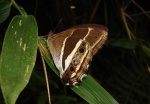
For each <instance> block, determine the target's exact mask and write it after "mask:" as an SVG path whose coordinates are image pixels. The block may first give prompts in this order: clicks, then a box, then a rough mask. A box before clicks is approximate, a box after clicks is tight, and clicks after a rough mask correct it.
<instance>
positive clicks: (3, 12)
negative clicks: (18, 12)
mask: <svg viewBox="0 0 150 104" xmlns="http://www.w3.org/2000/svg"><path fill="white" fill-rule="evenodd" d="M10 8H11V2H8V1H6V0H1V1H0V24H1V23H2V22H3V21H5V20H6V18H7V17H8V16H9V14H10Z"/></svg>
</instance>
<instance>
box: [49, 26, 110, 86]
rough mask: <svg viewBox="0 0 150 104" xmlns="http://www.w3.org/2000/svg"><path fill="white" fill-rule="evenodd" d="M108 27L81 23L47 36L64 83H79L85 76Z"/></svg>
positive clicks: (104, 38) (103, 41) (105, 36)
mask: <svg viewBox="0 0 150 104" xmlns="http://www.w3.org/2000/svg"><path fill="white" fill-rule="evenodd" d="M107 31H108V29H107V28H106V27H105V26H102V25H98V24H83V25H78V26H75V27H72V28H69V29H67V30H65V31H63V32H60V33H57V34H52V35H49V36H48V40H47V45H48V48H49V51H50V53H51V55H52V58H53V60H54V63H55V65H56V67H57V69H58V70H59V72H60V78H61V80H62V82H63V83H64V84H65V85H71V86H72V85H76V84H79V83H80V82H81V80H82V78H83V77H85V76H86V73H87V70H88V67H89V63H90V62H91V60H92V58H93V56H94V55H95V54H96V53H97V52H98V50H99V49H100V48H102V46H103V44H104V43H105V41H106V39H107V35H108V32H107Z"/></svg>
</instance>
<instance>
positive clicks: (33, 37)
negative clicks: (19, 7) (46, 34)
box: [0, 15, 38, 104]
mask: <svg viewBox="0 0 150 104" xmlns="http://www.w3.org/2000/svg"><path fill="white" fill-rule="evenodd" d="M37 34H38V29H37V23H36V20H35V18H34V17H33V16H29V15H26V16H15V17H14V18H13V19H12V21H11V23H10V24H9V27H8V29H7V31H6V34H5V38H4V42H3V47H2V52H1V59H0V82H1V89H2V93H3V96H4V100H5V103H6V104H15V102H16V100H17V98H18V96H19V94H20V93H21V91H22V90H23V89H24V88H25V86H26V85H27V83H28V81H29V78H30V76H31V73H32V70H33V67H34V64H35V60H36V54H37Z"/></svg>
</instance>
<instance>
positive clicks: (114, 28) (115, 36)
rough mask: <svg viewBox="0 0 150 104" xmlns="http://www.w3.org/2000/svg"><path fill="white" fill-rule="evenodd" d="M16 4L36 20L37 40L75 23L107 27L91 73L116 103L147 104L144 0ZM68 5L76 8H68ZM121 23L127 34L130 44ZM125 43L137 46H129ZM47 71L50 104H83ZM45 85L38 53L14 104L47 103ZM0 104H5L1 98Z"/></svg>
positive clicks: (149, 26) (149, 7) (148, 35)
mask: <svg viewBox="0 0 150 104" xmlns="http://www.w3.org/2000/svg"><path fill="white" fill-rule="evenodd" d="M16 2H17V4H19V5H20V6H22V7H23V8H24V9H25V11H26V12H27V14H28V15H34V16H35V18H36V20H37V24H38V31H39V36H44V35H47V34H48V32H50V31H53V32H54V33H57V32H60V31H63V30H65V29H67V28H69V27H72V26H74V25H78V24H87V23H95V24H102V25H105V26H106V27H108V29H109V36H108V41H107V42H106V44H105V45H104V47H103V48H102V49H101V50H100V51H99V52H98V54H97V55H96V56H94V58H93V61H92V64H91V66H90V69H89V74H91V75H92V76H93V78H95V80H96V81H97V82H98V83H100V84H101V85H102V86H103V87H104V88H105V89H106V90H107V91H108V92H109V93H110V94H111V95H112V96H113V97H114V98H115V99H116V100H117V101H118V102H119V103H120V104H150V75H149V73H150V68H149V65H150V59H149V57H147V56H146V55H145V54H144V53H143V50H142V49H141V47H140V46H141V45H145V46H147V47H149V41H150V31H149V30H150V15H149V14H148V13H150V2H148V0H133V1H132V0H16ZM70 6H75V7H76V8H75V9H71V8H70ZM121 10H123V12H124V13H125V19H126V21H124V18H123V17H122V13H123V12H121ZM144 10H145V12H146V13H147V14H145V13H144ZM15 15H19V12H18V11H17V10H16V9H15V8H14V7H12V8H11V12H10V16H9V17H8V18H7V20H6V21H5V22H3V23H2V24H0V32H1V33H0V34H1V36H0V45H1V46H2V43H3V38H4V34H5V31H6V29H7V26H8V25H9V22H10V21H11V19H12V18H13V16H15ZM60 20H61V22H60V23H59V21H60ZM58 23H59V24H58ZM125 23H127V25H128V28H129V29H130V31H131V35H132V36H131V37H132V38H131V39H130V38H129V35H128V33H127V29H126V27H125ZM57 25H58V26H57ZM127 40H131V42H133V43H134V44H136V45H135V46H134V47H132V46H131V45H132V44H130V43H129V44H128V41H127ZM116 42H119V43H116ZM114 43H115V44H114ZM1 46H0V47H1ZM47 69H48V76H49V83H50V91H51V100H52V104H70V103H72V104H87V102H85V101H84V100H83V99H82V98H80V97H79V96H78V95H76V94H75V93H74V92H73V91H72V90H70V88H69V87H65V86H64V85H63V84H62V83H61V81H60V79H59V78H58V77H57V76H56V75H55V74H54V72H53V71H51V69H50V68H49V67H47ZM45 83H46V82H45V77H44V72H43V67H42V62H41V58H40V55H39V53H38V56H37V62H36V66H35V68H34V70H33V73H32V76H31V79H30V82H29V84H28V85H27V87H26V88H25V90H24V91H23V92H22V93H21V95H20V96H19V99H18V101H17V104H46V103H48V99H47V90H46V84H45ZM0 104H3V99H2V95H1V94H0Z"/></svg>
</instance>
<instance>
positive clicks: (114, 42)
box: [107, 39, 137, 49]
mask: <svg viewBox="0 0 150 104" xmlns="http://www.w3.org/2000/svg"><path fill="white" fill-rule="evenodd" d="M107 43H108V44H109V45H111V46H115V47H120V48H126V49H135V48H136V47H137V42H136V41H135V40H129V39H109V40H108V42H107Z"/></svg>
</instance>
